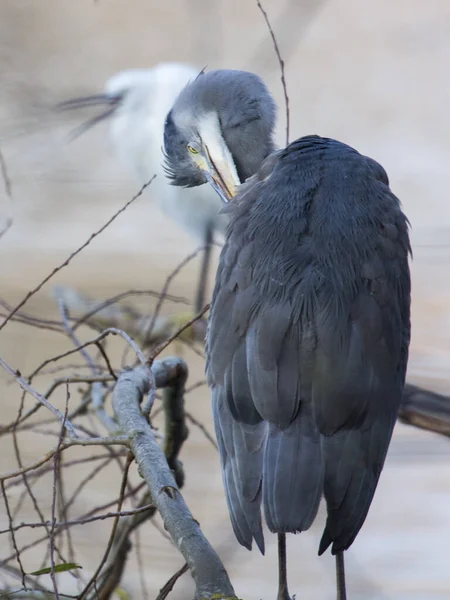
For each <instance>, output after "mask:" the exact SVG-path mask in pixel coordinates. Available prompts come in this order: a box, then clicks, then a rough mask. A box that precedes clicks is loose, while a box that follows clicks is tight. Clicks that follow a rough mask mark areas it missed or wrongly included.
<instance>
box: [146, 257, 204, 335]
mask: <svg viewBox="0 0 450 600" xmlns="http://www.w3.org/2000/svg"><path fill="white" fill-rule="evenodd" d="M202 250H205V246H201V247H200V248H197V249H196V250H194V252H192V253H191V254H189V255H188V256H186V258H184V259H183V260H182V261H181V262H180V263H179V265H177V266H176V267H175V269H174V270H173V271H172V272H171V273H170V274H169V276H168V277H167V279H166V281H165V283H164V286H163V289H162V292H161V296H160V297H159V300H158V303H157V304H156V308H155V310H154V312H153V315H152V320H151V321H150V324H149V326H148V328H147V331H146V332H145V334H144V337H145V336H147V335H148V336H149V337H150V336H151V335H152V333H153V328H154V327H155V323H156V319H157V318H158V316H159V313H160V310H161V307H162V304H163V302H164V300H165V298H166V297H167V291H168V289H169V286H170V284H171V283H172V281H173V279H174V278H175V277H176V276H177V275H178V273H179V272H180V271H181V270H182V269H183V268H184V267H185V266H186V265H187V264H188V263H189V262H190V261H191V260H193V259H194V258H195V257H196V256H197V255H198V254H199V253H200V252H201V251H202Z"/></svg>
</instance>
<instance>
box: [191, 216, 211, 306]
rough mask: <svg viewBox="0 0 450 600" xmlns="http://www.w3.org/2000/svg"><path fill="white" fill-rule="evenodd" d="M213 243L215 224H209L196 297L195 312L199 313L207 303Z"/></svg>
mask: <svg viewBox="0 0 450 600" xmlns="http://www.w3.org/2000/svg"><path fill="white" fill-rule="evenodd" d="M212 243H213V226H212V224H211V223H210V224H208V227H207V229H206V231H205V251H204V253H203V259H202V264H201V268H200V278H199V281H198V287H197V295H196V297H195V312H196V313H199V312H200V311H201V310H202V309H203V307H204V306H205V304H206V290H207V287H208V272H209V265H210V263H211V253H212Z"/></svg>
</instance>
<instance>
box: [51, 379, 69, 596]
mask: <svg viewBox="0 0 450 600" xmlns="http://www.w3.org/2000/svg"><path fill="white" fill-rule="evenodd" d="M69 400H70V393H69V386H67V395H66V410H65V412H64V419H63V422H62V425H61V433H60V434H59V440H58V445H57V446H56V451H55V455H54V457H53V487H52V512H51V523H52V524H51V530H50V577H51V580H52V583H53V589H54V591H55V598H56V600H59V592H58V582H57V580H56V573H55V524H56V498H57V494H58V472H59V468H58V463H59V457H60V449H61V446H62V444H63V442H64V436H65V424H66V419H67V413H68V412H69Z"/></svg>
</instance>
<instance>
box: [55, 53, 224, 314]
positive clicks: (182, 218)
mask: <svg viewBox="0 0 450 600" xmlns="http://www.w3.org/2000/svg"><path fill="white" fill-rule="evenodd" d="M199 72H200V69H196V68H195V67H193V66H190V65H186V64H180V63H160V64H158V65H156V66H155V67H153V68H151V69H130V70H125V71H120V72H119V73H117V74H116V75H113V76H112V77H111V78H110V79H109V80H108V81H107V82H106V84H105V88H104V92H103V93H101V94H97V95H94V96H85V97H81V98H74V99H72V100H67V101H66V102H62V103H61V104H60V105H59V108H60V109H76V108H85V107H90V106H106V107H107V110H106V111H104V112H102V113H100V114H99V115H97V116H95V117H93V118H92V119H90V120H89V121H87V122H86V123H84V124H83V125H81V126H80V127H79V128H77V129H76V130H75V132H74V134H75V136H78V135H81V134H83V133H84V132H85V131H87V130H88V129H90V128H91V127H92V126H94V125H96V124H97V123H100V122H101V121H103V120H105V119H108V118H109V119H110V120H111V123H110V136H111V140H112V142H113V144H114V148H115V151H116V153H117V155H118V156H119V158H121V159H122V160H123V162H124V163H125V164H127V165H128V167H129V168H130V169H131V170H132V171H134V173H135V174H136V176H137V177H138V179H139V181H140V182H141V183H142V184H144V183H146V182H147V181H149V180H150V179H151V178H152V177H153V175H155V174H156V175H157V177H156V178H155V180H154V181H153V183H152V185H151V194H152V196H153V197H154V198H156V200H157V202H158V204H159V206H160V208H161V209H162V211H163V212H164V213H165V214H167V215H168V216H169V217H171V218H173V219H174V220H175V221H176V222H177V223H178V224H179V225H181V226H183V227H184V228H185V229H186V230H187V231H188V232H189V233H190V234H191V235H192V236H193V237H195V238H196V239H197V240H200V241H201V242H203V243H204V245H205V252H204V254H203V260H202V265H201V272H200V279H199V283H198V289H197V294H196V300H195V309H196V311H200V310H201V309H202V308H203V306H204V304H205V297H206V289H207V279H208V271H209V266H210V262H211V244H212V242H213V241H220V240H221V239H223V235H224V233H225V229H226V225H227V217H226V216H225V215H219V214H218V213H219V210H220V208H221V207H222V203H221V201H220V198H219V197H218V195H217V194H215V192H214V191H213V190H212V189H211V187H210V186H209V185H202V186H200V187H197V188H180V187H175V186H172V185H170V183H169V181H168V179H167V178H166V176H165V173H164V168H163V161H164V155H163V146H164V143H163V136H164V122H165V119H166V116H167V114H168V112H169V111H170V109H171V108H172V106H173V104H174V101H175V99H176V97H177V96H178V94H179V92H180V91H181V90H182V89H183V88H184V87H185V85H186V84H187V83H188V82H189V81H191V80H192V79H195V77H197V75H198V74H199Z"/></svg>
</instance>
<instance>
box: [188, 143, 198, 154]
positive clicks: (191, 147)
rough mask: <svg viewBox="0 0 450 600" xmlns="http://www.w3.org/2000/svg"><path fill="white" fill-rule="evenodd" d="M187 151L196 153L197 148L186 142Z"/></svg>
mask: <svg viewBox="0 0 450 600" xmlns="http://www.w3.org/2000/svg"><path fill="white" fill-rule="evenodd" d="M187 149H188V152H190V153H191V154H198V153H199V150H198V149H197V148H194V146H191V145H190V144H188V147H187Z"/></svg>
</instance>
